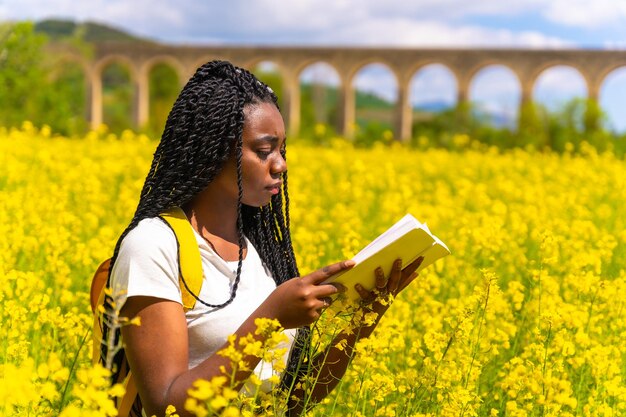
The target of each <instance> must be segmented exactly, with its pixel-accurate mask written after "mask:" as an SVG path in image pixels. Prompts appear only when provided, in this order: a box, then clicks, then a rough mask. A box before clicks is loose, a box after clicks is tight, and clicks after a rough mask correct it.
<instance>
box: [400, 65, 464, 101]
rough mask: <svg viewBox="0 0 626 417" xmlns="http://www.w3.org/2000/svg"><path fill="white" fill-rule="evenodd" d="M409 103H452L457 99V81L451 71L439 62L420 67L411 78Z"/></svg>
mask: <svg viewBox="0 0 626 417" xmlns="http://www.w3.org/2000/svg"><path fill="white" fill-rule="evenodd" d="M410 89H411V92H410V95H411V99H410V100H411V104H412V105H414V106H415V105H419V104H425V103H433V102H442V103H446V104H449V105H453V104H454V103H456V100H457V82H456V79H455V77H454V75H453V74H452V72H451V71H450V70H449V69H448V68H447V67H445V66H444V65H441V64H431V65H427V66H425V67H423V68H421V69H420V70H419V71H418V72H417V73H416V74H415V75H414V76H413V79H412V80H411V86H410Z"/></svg>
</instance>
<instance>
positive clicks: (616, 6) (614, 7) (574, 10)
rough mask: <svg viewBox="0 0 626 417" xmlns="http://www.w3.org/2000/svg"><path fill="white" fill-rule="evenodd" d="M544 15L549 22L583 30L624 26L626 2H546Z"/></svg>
mask: <svg viewBox="0 0 626 417" xmlns="http://www.w3.org/2000/svg"><path fill="white" fill-rule="evenodd" d="M542 15H543V16H544V17H546V18H547V19H548V20H550V21H552V22H555V23H560V24H564V25H569V26H575V27H581V28H600V27H602V26H604V25H620V26H621V25H623V24H624V19H625V18H626V0H593V1H589V0H546V1H544V4H543V5H542Z"/></svg>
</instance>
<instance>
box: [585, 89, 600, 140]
mask: <svg viewBox="0 0 626 417" xmlns="http://www.w3.org/2000/svg"><path fill="white" fill-rule="evenodd" d="M585 81H587V88H588V91H587V106H586V109H585V131H587V132H594V131H596V130H598V129H600V128H601V127H602V126H601V125H602V124H601V117H602V109H601V108H600V88H601V86H602V80H597V79H589V78H586V80H585Z"/></svg>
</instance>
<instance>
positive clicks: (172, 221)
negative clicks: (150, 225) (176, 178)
mask: <svg viewBox="0 0 626 417" xmlns="http://www.w3.org/2000/svg"><path fill="white" fill-rule="evenodd" d="M159 217H161V218H162V219H163V220H165V222H166V223H167V224H168V225H169V226H170V227H171V228H172V231H173V232H174V235H176V240H177V242H178V282H179V284H180V292H181V295H182V301H183V307H184V308H185V310H191V309H192V308H193V307H194V306H195V305H196V297H197V296H198V294H200V289H201V288H202V279H203V277H204V274H203V272H202V261H201V259H200V248H199V247H198V241H197V240H196V236H195V235H194V232H193V228H192V227H191V224H190V223H189V220H187V216H186V215H185V213H184V212H183V211H182V210H181V209H180V207H174V208H171V209H169V210H168V211H166V212H165V213H162V214H161V215H160V216H159Z"/></svg>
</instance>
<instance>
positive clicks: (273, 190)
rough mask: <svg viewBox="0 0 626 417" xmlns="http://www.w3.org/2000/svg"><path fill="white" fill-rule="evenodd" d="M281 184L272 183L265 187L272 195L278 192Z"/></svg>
mask: <svg viewBox="0 0 626 417" xmlns="http://www.w3.org/2000/svg"><path fill="white" fill-rule="evenodd" d="M281 185H282V183H280V182H279V183H276V184H274V185H270V186H269V187H267V189H268V190H269V192H270V193H272V195H276V194H278V193H279V192H280V186H281Z"/></svg>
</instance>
